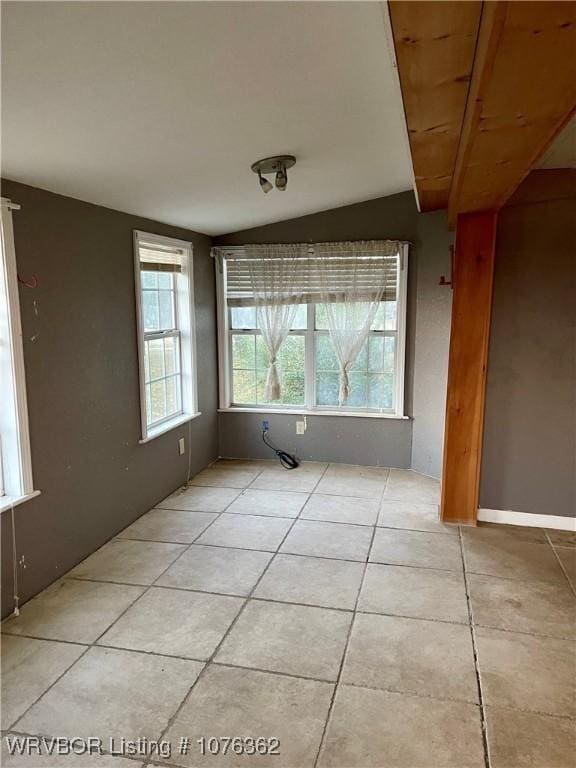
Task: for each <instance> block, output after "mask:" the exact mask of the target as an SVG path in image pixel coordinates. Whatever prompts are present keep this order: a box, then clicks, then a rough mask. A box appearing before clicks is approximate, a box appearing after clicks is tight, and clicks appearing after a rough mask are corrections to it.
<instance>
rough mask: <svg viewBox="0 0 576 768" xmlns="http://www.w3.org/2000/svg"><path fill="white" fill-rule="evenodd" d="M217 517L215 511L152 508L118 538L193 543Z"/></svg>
mask: <svg viewBox="0 0 576 768" xmlns="http://www.w3.org/2000/svg"><path fill="white" fill-rule="evenodd" d="M216 517H217V515H216V513H214V512H180V511H179V512H176V511H175V510H172V509H151V510H150V512H147V513H146V514H145V515H142V517H140V518H139V519H138V520H136V521H135V522H134V523H132V525H129V526H128V528H125V529H124V530H123V531H122V533H119V534H118V537H117V538H119V539H139V540H141V541H166V542H169V543H173V544H191V543H192V542H193V541H194V539H195V538H196V537H197V536H199V535H200V534H201V533H202V531H203V530H205V529H206V528H207V527H208V526H209V525H210V523H211V522H212V521H213V520H215V519H216Z"/></svg>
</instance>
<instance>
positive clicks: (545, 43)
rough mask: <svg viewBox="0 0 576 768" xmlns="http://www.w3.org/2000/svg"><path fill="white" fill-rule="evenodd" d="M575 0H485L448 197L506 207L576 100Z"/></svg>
mask: <svg viewBox="0 0 576 768" xmlns="http://www.w3.org/2000/svg"><path fill="white" fill-rule="evenodd" d="M575 50H576V3H574V2H556V1H555V0H550V1H549V2H526V1H525V0H521V2H504V1H503V0H497V1H496V2H485V3H484V4H483V7H482V16H481V21H480V30H479V34H478V44H477V47H476V54H475V58H474V67H473V72H472V80H471V83H470V92H469V94H468V99H467V104H466V111H465V115H464V122H463V126H462V134H461V137H460V143H459V147H458V155H457V159H456V163H455V168H454V176H453V180H452V186H451V190H450V197H449V203H448V213H449V220H450V221H451V222H452V223H454V222H455V221H456V217H457V215H458V214H459V213H461V212H464V211H467V212H469V211H480V210H493V209H498V208H500V207H501V206H502V205H503V204H504V203H505V202H506V200H507V199H508V198H509V197H510V196H511V195H512V193H513V192H514V190H515V189H516V188H517V187H518V186H519V184H520V183H521V182H522V180H523V179H524V177H525V176H526V175H527V174H528V173H529V171H530V170H531V168H532V167H533V165H534V163H535V162H536V160H537V159H538V158H539V157H540V155H541V154H542V153H543V152H544V150H545V149H546V148H547V147H548V145H549V144H550V142H551V141H552V140H553V138H554V137H555V136H556V135H557V133H559V132H560V130H561V129H562V128H563V127H564V125H565V124H566V122H567V121H568V120H569V119H570V117H571V116H572V114H573V113H574V111H575V108H576V55H575V54H574V51H575Z"/></svg>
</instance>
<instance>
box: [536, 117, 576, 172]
mask: <svg viewBox="0 0 576 768" xmlns="http://www.w3.org/2000/svg"><path fill="white" fill-rule="evenodd" d="M538 168H576V118H573V119H572V120H571V121H570V122H569V123H568V125H567V126H566V127H565V128H564V130H563V131H561V132H560V133H559V134H558V136H557V137H556V139H555V140H554V141H553V142H552V144H551V145H550V146H549V147H548V149H547V150H546V152H545V153H544V154H543V155H542V158H541V160H540V161H539V163H538Z"/></svg>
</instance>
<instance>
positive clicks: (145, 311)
mask: <svg viewBox="0 0 576 768" xmlns="http://www.w3.org/2000/svg"><path fill="white" fill-rule="evenodd" d="M134 247H135V260H136V295H137V302H138V349H139V357H140V398H141V410H142V440H143V441H147V440H150V439H151V438H153V437H156V436H157V435H159V434H162V433H164V432H166V431H168V430H169V429H172V428H174V427H175V426H177V425H178V424H181V423H183V422H184V421H188V420H189V419H191V418H193V417H194V416H196V415H198V406H197V399H196V359H195V357H196V356H195V343H194V306H193V286H192V246H191V244H190V243H186V242H183V241H181V240H174V239H173V238H167V237H161V236H159V235H153V234H149V233H147V232H135V233H134Z"/></svg>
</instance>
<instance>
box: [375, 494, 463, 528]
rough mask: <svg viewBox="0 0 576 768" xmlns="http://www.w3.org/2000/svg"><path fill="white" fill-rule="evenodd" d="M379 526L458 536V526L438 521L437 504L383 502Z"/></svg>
mask: <svg viewBox="0 0 576 768" xmlns="http://www.w3.org/2000/svg"><path fill="white" fill-rule="evenodd" d="M377 525H379V526H382V527H383V528H404V529H409V530H413V531H431V532H433V533H450V534H452V535H453V536H458V526H457V525H445V524H444V523H441V522H440V520H439V519H438V505H437V504H418V503H417V502H411V501H383V502H382V505H381V507H380V514H379V516H378V522H377Z"/></svg>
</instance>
